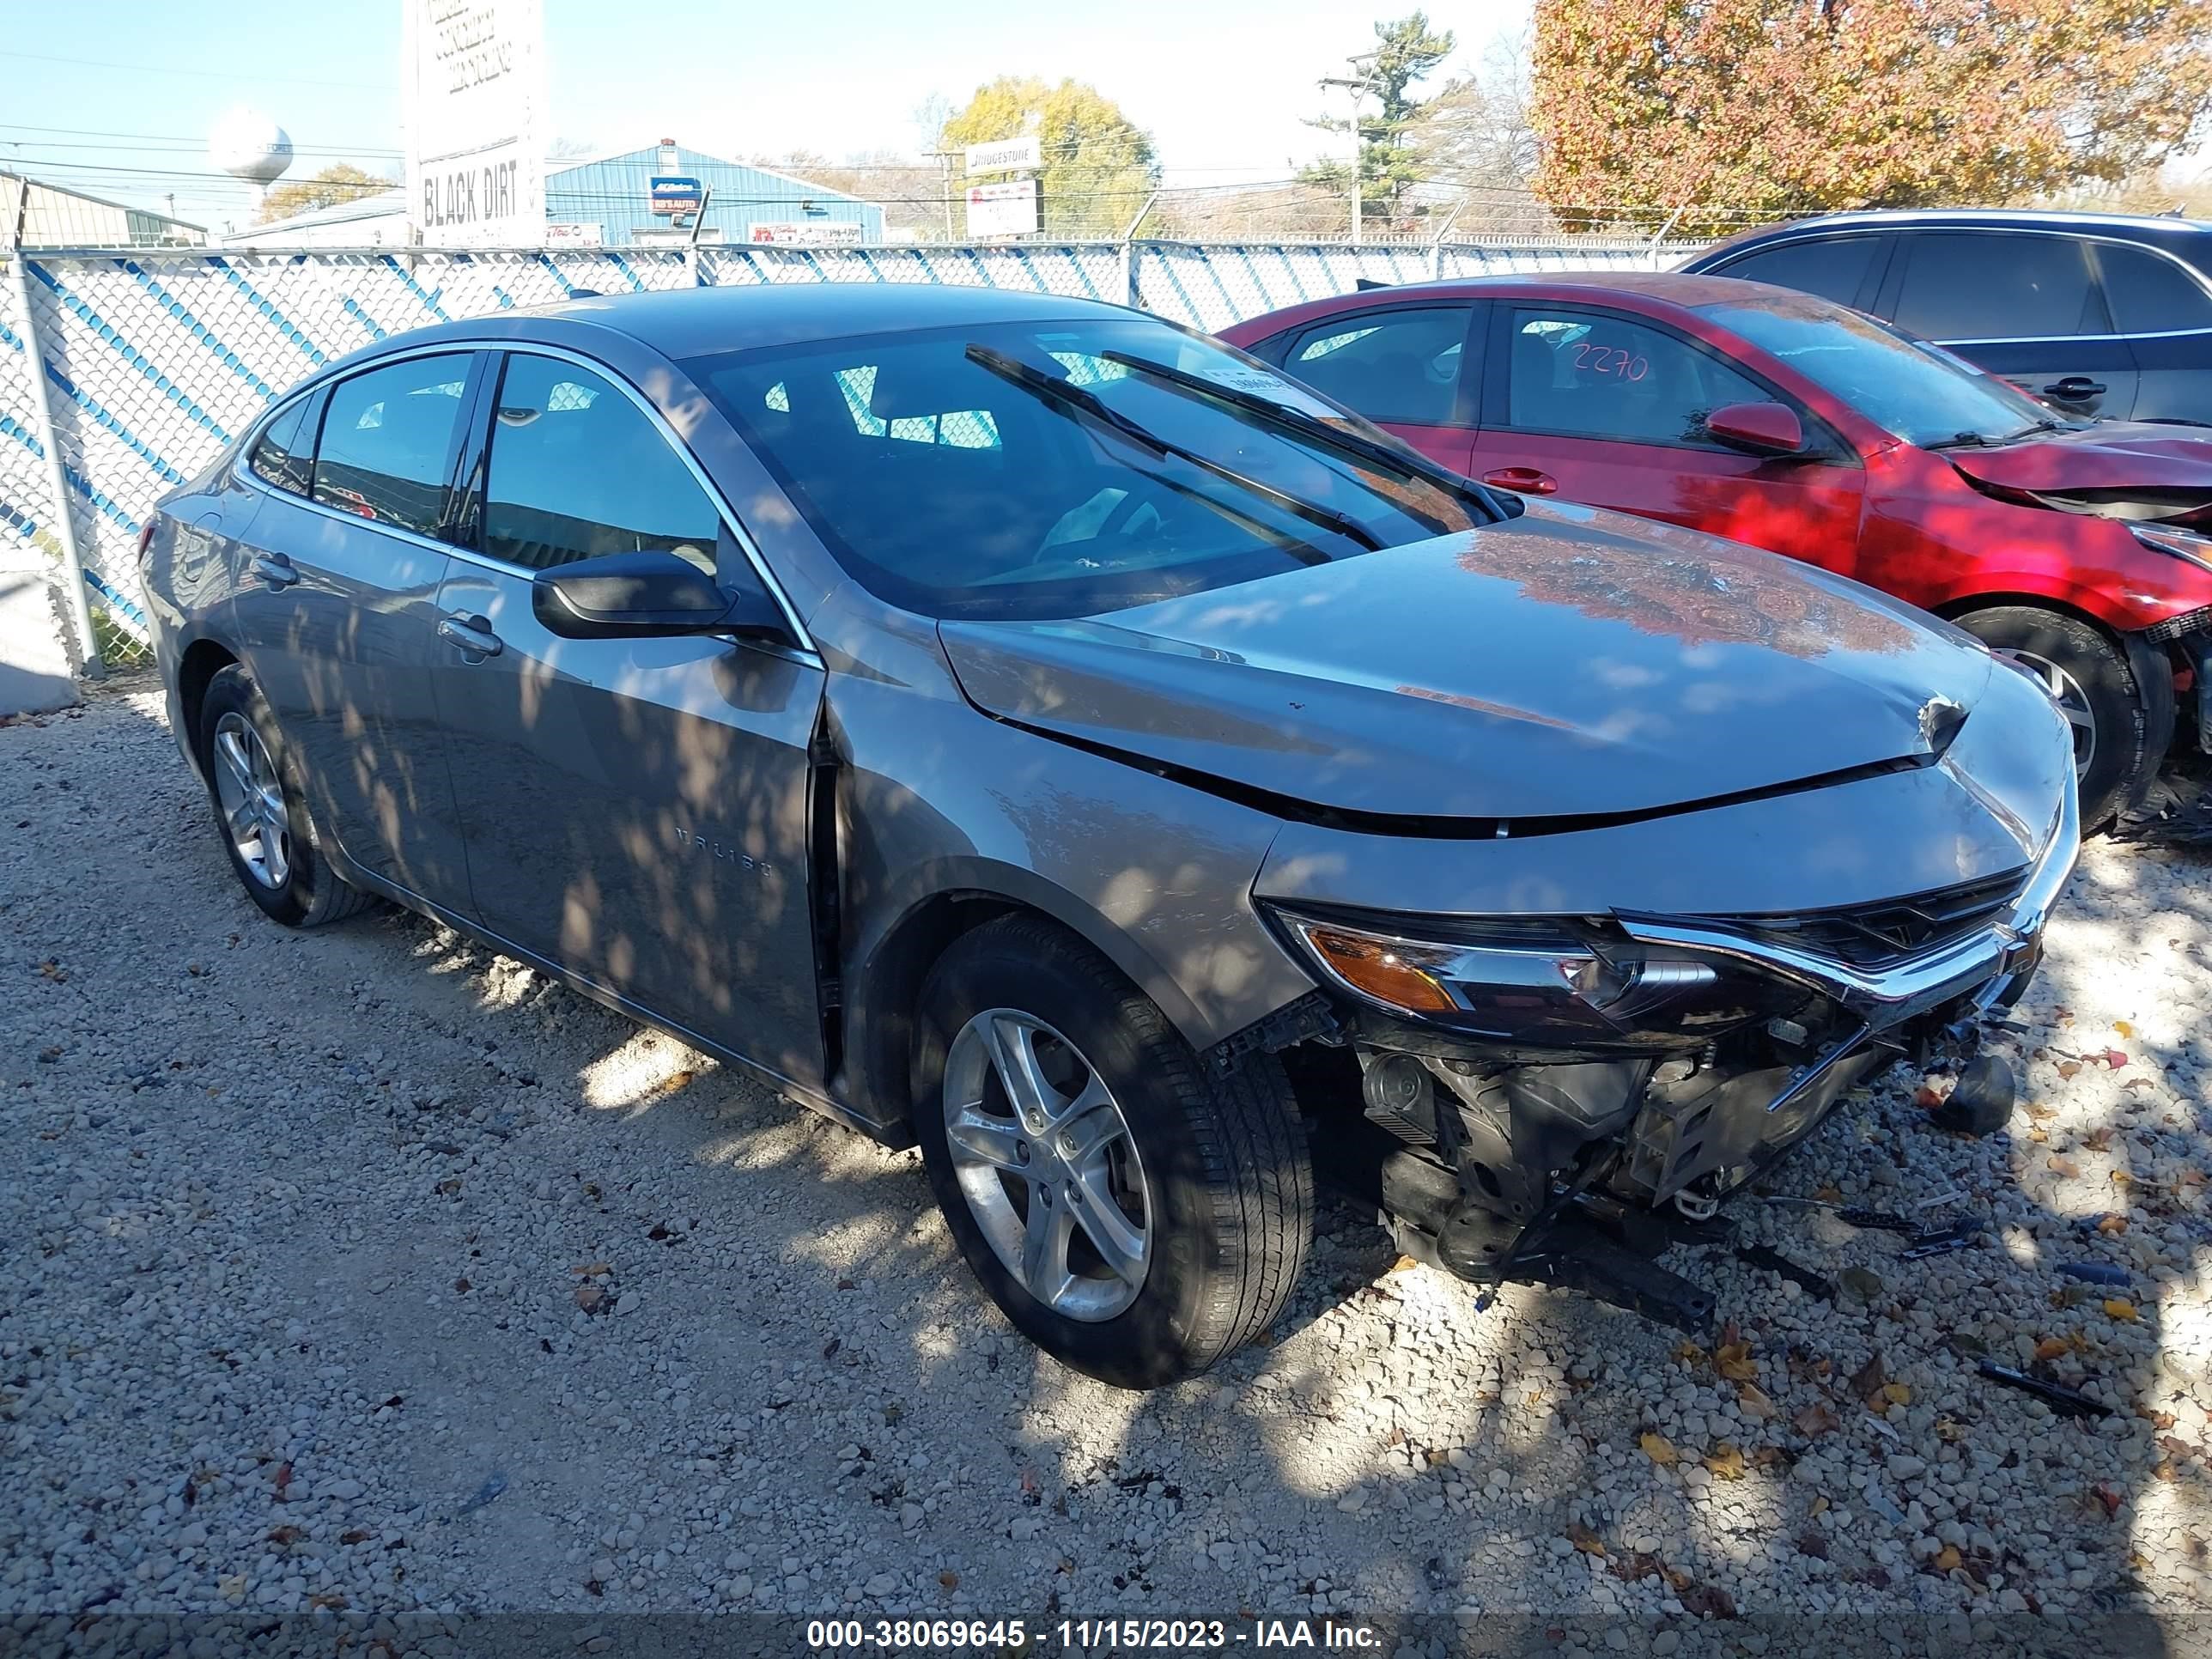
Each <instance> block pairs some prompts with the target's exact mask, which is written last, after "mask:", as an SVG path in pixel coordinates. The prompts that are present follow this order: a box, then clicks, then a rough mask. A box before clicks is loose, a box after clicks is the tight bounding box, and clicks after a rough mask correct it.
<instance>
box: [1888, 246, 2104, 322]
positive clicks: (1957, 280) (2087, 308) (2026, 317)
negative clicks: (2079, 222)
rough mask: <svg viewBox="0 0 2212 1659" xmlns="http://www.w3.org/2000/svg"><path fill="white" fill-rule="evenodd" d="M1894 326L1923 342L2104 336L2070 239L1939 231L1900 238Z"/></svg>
mask: <svg viewBox="0 0 2212 1659" xmlns="http://www.w3.org/2000/svg"><path fill="white" fill-rule="evenodd" d="M1902 241H1903V252H1904V253H1905V261H1906V263H1905V281H1904V286H1903V287H1902V288H1900V289H1899V290H1898V295H1897V306H1896V316H1895V318H1894V319H1893V320H1894V321H1895V322H1896V324H1897V325H1898V326H1899V328H1901V329H1904V330H1905V331H1906V332H1908V333H1911V334H1917V335H1919V336H1920V337H1922V338H1923V339H1928V340H2044V339H2056V338H2059V337H2063V336H2068V335H2078V334H2102V333H2104V332H2106V328H2105V325H2104V316H2103V307H2100V306H2099V305H2098V303H2097V290H2096V288H2095V285H2094V284H2093V283H2091V282H2090V280H2089V262H2088V258H2087V248H2086V246H2084V245H2083V244H2082V242H2081V240H2079V239H2078V238H2076V237H2072V236H2038V235H2022V234H2005V233H2003V232H2000V231H1986V230H1942V231H1927V232H1920V233H1915V234H1911V235H1909V236H1905V237H1904V238H1903V239H1902Z"/></svg>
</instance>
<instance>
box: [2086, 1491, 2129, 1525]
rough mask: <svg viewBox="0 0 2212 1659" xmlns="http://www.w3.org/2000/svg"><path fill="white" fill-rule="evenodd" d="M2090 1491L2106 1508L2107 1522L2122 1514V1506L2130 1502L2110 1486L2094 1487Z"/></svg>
mask: <svg viewBox="0 0 2212 1659" xmlns="http://www.w3.org/2000/svg"><path fill="white" fill-rule="evenodd" d="M2090 1490H2091V1491H2092V1492H2094V1493H2096V1495H2097V1501H2098V1502H2099V1503H2100V1504H2103V1505H2104V1506H2105V1518H2106V1520H2107V1521H2109V1520H2111V1519H2112V1517H2113V1516H2116V1515H2118V1513H2119V1512H2120V1505H2121V1504H2124V1503H2126V1502H2127V1501H2128V1500H2127V1499H2126V1498H2123V1497H2121V1496H2120V1494H2119V1493H2118V1492H2114V1491H2113V1490H2112V1488H2111V1487H2110V1486H2092V1487H2091V1488H2090Z"/></svg>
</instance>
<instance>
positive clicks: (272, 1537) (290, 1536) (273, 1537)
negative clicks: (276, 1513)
mask: <svg viewBox="0 0 2212 1659" xmlns="http://www.w3.org/2000/svg"><path fill="white" fill-rule="evenodd" d="M300 1536H301V1533H300V1529H299V1528H297V1527H278V1528H276V1530H274V1531H273V1532H271V1533H270V1534H269V1541H270V1543H272V1544H274V1545H276V1547H278V1548H280V1549H281V1548H283V1547H284V1546H285V1545H287V1544H290V1543H295V1542H297V1541H298V1540H299V1538H300Z"/></svg>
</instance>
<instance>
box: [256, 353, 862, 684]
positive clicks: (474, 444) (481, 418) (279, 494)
mask: <svg viewBox="0 0 2212 1659" xmlns="http://www.w3.org/2000/svg"><path fill="white" fill-rule="evenodd" d="M517 351H521V352H528V353H532V354H534V355H536V356H541V357H556V358H559V359H560V360H561V361H562V362H568V363H573V364H574V365H575V366H576V367H577V368H586V369H589V370H590V371H591V372H592V374H597V375H599V377H600V378H602V379H603V380H605V381H606V382H607V383H608V384H609V385H610V386H614V387H615V388H616V389H617V391H619V392H622V393H623V395H624V396H625V397H627V398H629V400H630V402H632V403H633V404H636V405H637V407H638V408H639V409H640V410H642V411H643V412H644V414H645V416H646V418H647V420H648V421H650V422H653V426H654V427H655V428H657V429H658V430H659V433H660V435H661V437H662V439H663V440H664V441H666V442H667V443H669V444H671V446H673V447H674V448H675V450H676V453H677V456H678V459H680V460H682V461H683V463H684V465H685V466H686V467H688V468H689V469H690V472H691V476H692V477H694V478H695V479H696V480H697V481H698V483H699V486H700V488H701V489H704V490H705V491H706V492H707V499H708V501H709V502H710V503H712V504H713V506H714V510H715V512H716V513H719V514H720V517H721V521H722V528H723V529H724V530H725V531H726V532H727V533H728V534H729V536H730V538H731V540H732V542H733V543H734V544H736V545H737V547H738V549H739V550H741V551H742V552H743V553H744V556H745V562H746V563H747V564H749V565H750V566H751V567H752V571H753V574H754V575H755V576H756V577H757V578H758V579H759V580H760V583H761V585H762V586H763V587H764V588H765V589H767V591H768V595H769V598H770V599H773V600H774V601H775V606H776V609H777V610H778V611H781V613H782V615H783V619H784V623H785V624H786V626H787V627H788V628H789V629H791V636H792V638H793V641H796V642H797V645H796V649H797V651H798V652H799V653H800V654H801V655H803V656H804V657H805V658H806V659H808V660H810V661H813V662H817V663H818V662H819V661H820V660H821V654H820V652H819V650H818V649H817V647H816V645H815V643H814V635H812V634H811V632H809V631H808V629H807V627H806V624H805V622H804V621H803V620H802V619H801V618H800V617H799V612H798V611H797V609H796V608H795V607H794V606H793V605H792V603H791V599H790V597H789V596H788V595H787V594H786V593H785V592H784V590H783V584H782V583H781V581H779V580H776V577H775V574H774V572H773V571H771V570H770V569H769V564H768V561H767V559H766V557H765V556H763V554H762V552H761V549H760V545H759V544H758V543H757V542H756V541H755V540H754V539H753V537H752V534H751V532H749V531H747V530H746V529H745V527H744V522H743V520H740V519H739V518H738V515H737V513H735V512H734V511H732V508H731V507H730V501H729V497H728V496H727V495H725V494H723V492H722V489H721V488H720V486H719V485H718V484H716V483H715V482H714V479H713V478H711V477H708V474H707V471H706V469H705V468H704V467H702V466H701V465H699V459H698V457H697V456H696V455H694V454H693V453H691V446H690V445H689V444H687V443H685V442H684V441H683V440H682V438H680V437H679V436H678V435H677V432H676V428H674V427H672V426H671V425H670V424H669V423H668V418H667V416H665V415H663V414H662V413H661V412H660V411H659V410H658V409H656V408H654V407H653V403H652V401H651V400H650V399H649V398H647V397H646V395H645V394H644V393H643V392H641V391H639V390H638V389H637V387H636V386H634V385H632V384H631V383H630V381H629V379H628V377H626V376H625V375H623V374H622V373H621V372H620V371H619V370H618V369H617V368H614V367H613V366H612V365H611V364H608V363H605V362H599V361H598V360H596V359H594V358H592V357H587V356H585V355H584V354H583V353H581V352H579V351H572V350H570V349H568V348H567V347H566V346H556V345H549V344H545V343H542V342H539V341H536V340H525V341H520V342H517V341H515V340H512V339H507V340H501V339H485V338H479V337H468V338H464V339H455V340H440V341H435V342H429V341H426V342H425V343H422V344H421V345H416V346H409V347H405V348H404V349H399V350H395V351H388V352H381V353H380V354H378V355H377V356H375V357H374V358H372V359H370V360H369V361H368V362H362V363H359V364H356V365H354V366H353V367H352V368H349V371H348V372H347V373H346V374H343V375H326V376H324V377H322V378H319V379H318V380H316V381H315V382H314V383H313V385H312V386H307V387H305V388H303V389H302V390H301V392H299V393H297V394H295V395H297V396H301V397H312V396H313V395H314V394H315V393H317V392H323V391H327V390H328V389H329V388H330V387H331V386H336V385H337V384H338V383H339V382H340V381H341V380H351V379H352V378H353V377H354V375H355V374H366V373H367V372H368V371H369V370H371V369H374V368H384V367H385V366H386V365H387V364H390V363H396V362H404V361H406V360H407V359H409V358H411V357H434V356H444V355H450V354H452V353H455V352H471V353H474V354H476V356H477V359H478V362H479V364H482V363H483V362H485V361H486V360H488V359H491V358H499V359H501V360H502V362H501V363H500V364H499V365H498V366H499V367H500V368H504V366H505V365H504V362H503V359H504V358H505V357H506V356H507V355H508V354H510V353H513V352H517ZM472 372H481V373H489V370H472ZM679 372H680V371H679ZM469 396H470V394H469V392H468V391H467V390H466V389H464V391H463V393H462V398H463V401H464V403H467V402H468V401H469ZM290 401H291V399H290V398H280V399H278V400H277V401H276V403H274V404H270V407H269V409H268V410H266V411H265V412H264V414H263V415H262V416H260V417H259V419H258V420H257V421H255V422H254V423H253V425H252V426H251V427H250V428H247V430H246V441H245V442H244V443H242V444H241V445H240V447H239V448H238V450H237V452H236V453H235V455H234V459H233V461H232V465H231V476H232V477H234V478H235V479H237V480H238V481H240V482H241V483H246V484H248V485H250V486H251V487H252V488H253V489H258V490H260V491H262V492H263V493H264V494H266V495H271V496H274V497H276V499H277V500H279V501H289V502H290V503H292V504H293V505H294V506H296V507H306V508H307V509H309V510H310V511H312V512H315V513H322V514H324V515H325V516H326V517H328V518H331V519H334V520H337V521H338V522H339V523H341V524H347V525H351V526H355V527H356V529H359V528H364V527H365V528H368V529H372V530H375V531H378V532H381V533H382V534H384V535H387V536H398V537H399V538H402V539H404V540H406V541H410V542H413V543H415V544H417V545H418V546H422V547H426V548H429V549H431V550H435V551H436V552H440V553H448V554H451V555H452V556H453V557H455V558H458V559H464V560H466V561H467V562H470V563H471V564H474V565H477V566H479V567H481V568H484V569H487V570H489V571H492V572H494V573H495V574H500V575H507V576H519V577H520V578H521V579H523V580H526V581H528V580H532V579H533V578H534V577H535V576H536V575H537V574H538V573H537V572H535V571H533V570H526V569H525V568H523V567H521V566H520V565H515V564H509V563H507V562H506V561H505V560H503V559H495V558H493V557H492V556H490V555H489V554H487V553H484V552H482V551H480V550H477V549H476V548H472V547H462V546H459V545H458V544H455V543H453V542H450V541H447V540H444V539H442V538H437V537H430V536H424V535H421V534H418V533H417V532H415V531H412V530H407V529H404V528H403V527H401V526H398V525H385V524H376V523H374V522H372V521H371V520H366V519H361V518H356V517H355V516H354V515H352V514H351V513H341V512H339V511H338V510H337V508H336V507H326V506H325V505H324V504H323V503H322V502H320V501H315V500H313V498H311V497H308V496H304V495H293V494H292V493H291V492H290V491H289V490H284V489H277V488H276V486H275V485H274V484H271V483H269V482H268V481H267V480H266V479H264V478H262V477H259V476H258V474H256V473H255V472H254V471H253V470H252V467H251V466H250V465H247V464H246V462H247V457H249V456H250V455H251V454H252V447H253V445H254V444H256V443H258V442H259V441H260V436H261V433H262V431H263V429H264V428H265V427H266V426H267V425H268V423H269V422H270V421H271V420H273V419H275V418H276V414H277V413H278V411H279V410H282V409H283V407H284V406H285V405H286V404H289V402H290ZM325 407H327V403H326V404H325ZM462 414H463V417H464V419H465V421H466V422H468V425H467V427H466V428H463V429H459V430H457V442H456V444H455V452H454V458H453V459H454V463H455V465H459V460H460V459H461V458H462V457H463V456H465V455H478V456H481V455H484V454H487V453H489V447H490V421H491V415H492V410H491V407H490V400H489V399H487V398H483V396H481V395H480V394H479V395H478V396H477V398H476V399H475V402H474V404H473V406H472V407H470V408H465V409H464V410H463V411H462ZM740 441H742V440H740ZM315 447H316V449H317V450H318V452H319V451H320V449H321V447H322V432H321V424H320V421H319V419H318V422H317V428H316V435H315ZM473 488H475V484H474V481H473V479H467V480H457V488H456V489H455V490H454V492H453V495H451V496H450V497H449V499H448V502H447V507H448V511H447V521H448V522H450V521H451V520H452V518H453V508H454V507H458V505H459V501H460V499H461V491H462V489H473Z"/></svg>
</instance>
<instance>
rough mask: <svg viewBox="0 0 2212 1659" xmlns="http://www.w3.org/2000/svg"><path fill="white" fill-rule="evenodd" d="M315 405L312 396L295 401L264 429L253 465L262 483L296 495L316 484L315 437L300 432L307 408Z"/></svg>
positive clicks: (254, 453)
mask: <svg viewBox="0 0 2212 1659" xmlns="http://www.w3.org/2000/svg"><path fill="white" fill-rule="evenodd" d="M313 402H314V398H313V396H312V395H310V396H307V397H303V398H294V399H293V400H292V403H291V405H290V406H289V408H287V409H285V410H283V411H282V412H280V413H279V414H278V415H277V416H276V419H275V420H273V421H271V422H269V424H268V425H267V426H266V427H264V428H262V433H261V438H260V441H258V442H257V443H256V444H255V445H254V446H253V457H252V461H251V463H250V465H252V468H253V475H254V477H258V478H259V479H260V480H261V481H262V483H267V484H274V485H275V486H276V488H277V489H282V490H285V491H288V492H289V493H290V494H292V495H306V494H307V490H308V489H309V487H310V486H311V485H312V484H313V482H314V473H315V436H314V434H313V433H312V432H309V433H307V434H306V435H304V436H303V435H302V433H301V428H302V427H303V426H304V425H305V424H306V422H307V405H308V404H312V403H313Z"/></svg>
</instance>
